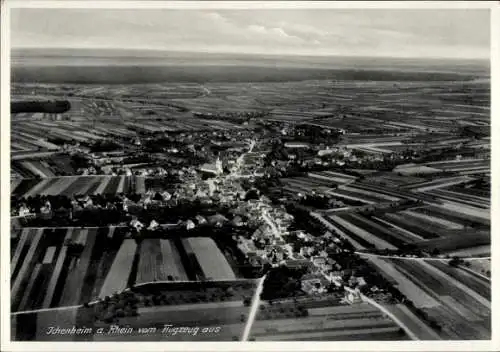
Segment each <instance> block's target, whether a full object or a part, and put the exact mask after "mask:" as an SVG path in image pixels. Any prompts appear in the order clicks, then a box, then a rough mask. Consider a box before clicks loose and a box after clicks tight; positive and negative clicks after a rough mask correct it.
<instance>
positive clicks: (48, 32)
mask: <svg viewBox="0 0 500 352" xmlns="http://www.w3.org/2000/svg"><path fill="white" fill-rule="evenodd" d="M11 13H12V17H11V46H12V47H13V48H18V47H30V48H36V47H42V48H47V47H50V48H109V49H114V48H119V49H146V50H175V51H193V52H219V53H238V54H244V53H248V54H278V55H279V54H282V55H339V56H363V57H370V56H373V57H395V58H463V59H487V58H489V47H490V34H489V31H490V20H489V10H472V9H446V10H443V9H439V10H438V9H418V10H417V9H309V10H307V9H287V10H283V9H278V10H273V9H266V10H263V9H262V10H212V9H207V10H187V9H175V10H174V9H142V10H139V9H135V10H125V9H120V10H116V9H115V10H103V9H98V10H95V9H86V10H84V9H32V8H23V9H12V11H11Z"/></svg>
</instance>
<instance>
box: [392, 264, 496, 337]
mask: <svg viewBox="0 0 500 352" xmlns="http://www.w3.org/2000/svg"><path fill="white" fill-rule="evenodd" d="M389 262H390V263H391V264H392V265H394V266H395V268H396V270H398V271H399V272H401V273H402V274H403V275H404V276H405V277H406V278H407V279H409V280H410V281H412V282H413V283H414V284H416V285H417V286H418V287H419V288H420V289H421V290H423V291H424V292H426V294H428V295H430V296H431V297H433V299H434V300H435V301H437V302H438V303H439V305H437V306H433V307H427V308H424V309H425V311H427V312H428V314H430V315H431V316H433V317H435V319H437V321H438V323H439V324H440V325H442V326H443V330H442V332H441V335H442V336H443V337H444V338H457V337H462V338H463V337H467V338H469V339H471V338H475V339H488V338H489V334H490V332H489V324H490V318H491V303H490V301H489V300H488V299H486V298H485V297H484V296H483V295H486V294H487V292H488V289H487V288H486V287H485V285H484V284H479V283H478V284H476V285H475V286H474V285H473V286H471V285H470V283H469V281H465V284H464V283H463V282H464V281H463V277H462V276H459V275H458V274H457V273H455V272H451V271H450V270H448V268H447V267H446V268H445V269H443V270H444V271H443V270H441V269H442V268H438V267H439V266H440V265H441V264H432V265H431V264H430V263H425V262H423V261H419V262H416V261H408V260H402V259H391V260H389ZM450 273H451V275H450ZM458 279H460V280H458ZM410 287H411V286H405V285H404V284H401V285H400V286H399V289H400V290H401V292H402V293H403V294H409V295H411V294H412V292H410V290H412V289H411V288H410ZM481 293H482V294H483V295H481ZM467 326H469V327H470V328H468V327H467Z"/></svg>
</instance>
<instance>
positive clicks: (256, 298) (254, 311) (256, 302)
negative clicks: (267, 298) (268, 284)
mask: <svg viewBox="0 0 500 352" xmlns="http://www.w3.org/2000/svg"><path fill="white" fill-rule="evenodd" d="M265 279H266V275H264V276H262V278H261V279H260V281H259V284H258V285H257V288H256V289H255V294H254V296H253V299H252V306H251V308H250V314H248V320H247V322H246V324H245V329H244V330H243V336H242V338H241V341H248V337H249V335H250V331H251V329H252V325H253V322H254V321H255V318H256V316H257V311H258V309H259V306H260V294H261V293H262V290H263V289H264V281H265Z"/></svg>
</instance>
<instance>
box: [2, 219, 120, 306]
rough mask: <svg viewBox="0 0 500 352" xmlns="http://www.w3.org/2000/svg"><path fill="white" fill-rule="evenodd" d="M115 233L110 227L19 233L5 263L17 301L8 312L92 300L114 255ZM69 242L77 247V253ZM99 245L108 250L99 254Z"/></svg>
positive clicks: (24, 231) (54, 229)
mask: <svg viewBox="0 0 500 352" xmlns="http://www.w3.org/2000/svg"><path fill="white" fill-rule="evenodd" d="M121 232H122V229H118V230H116V233H115V229H113V228H52V229H51V228H45V229H43V228H37V229H35V228H23V229H22V230H20V233H19V240H18V241H17V243H15V246H14V248H13V254H12V260H11V281H12V284H13V286H12V290H15V291H13V292H15V293H16V297H18V298H17V299H15V300H13V306H12V309H13V311H16V310H28V309H35V308H49V307H54V306H71V305H77V304H81V303H84V302H86V301H88V300H90V299H93V298H95V297H97V295H98V293H99V292H100V290H101V286H102V284H103V281H104V278H105V277H106V275H107V272H108V271H109V270H110V267H111V263H112V262H113V259H114V256H115V255H116V251H118V246H119V243H120V242H121V240H122V239H120V235H123V233H121ZM113 234H115V235H116V237H113ZM113 238H114V239H113ZM117 240H118V241H119V242H117ZM66 241H69V243H66ZM73 244H81V245H82V250H81V252H79V251H75V250H74V248H73V247H71V246H72V245H73ZM103 245H104V246H107V248H108V251H107V253H105V254H104V253H103V250H104V248H103V247H102V246H103ZM113 248H116V251H114V249H113ZM111 276H115V274H112V275H111ZM125 283H127V281H125ZM28 303H29V305H28Z"/></svg>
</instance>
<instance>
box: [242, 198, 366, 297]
mask: <svg viewBox="0 0 500 352" xmlns="http://www.w3.org/2000/svg"><path fill="white" fill-rule="evenodd" d="M244 207H245V208H246V210H247V216H248V217H249V221H252V220H253V221H258V222H260V224H261V225H260V226H259V227H258V228H257V230H256V231H255V232H254V233H253V234H252V235H251V236H250V238H245V237H243V236H239V237H238V238H237V241H238V248H239V249H240V250H241V252H242V253H244V254H245V256H246V257H247V259H248V260H249V262H250V263H251V264H252V265H255V266H262V265H264V264H265V263H268V264H270V265H272V266H279V265H285V266H288V267H290V268H307V274H306V275H304V276H303V277H302V279H301V282H302V290H303V291H305V292H307V293H310V294H314V293H323V292H326V290H327V288H328V287H330V286H331V285H332V284H334V285H335V286H336V287H338V288H342V287H344V286H347V287H352V288H362V287H364V286H365V285H367V283H366V281H365V279H364V278H363V277H362V276H356V275H355V274H354V272H353V271H351V270H345V269H344V268H343V267H342V266H341V265H340V263H338V262H337V261H336V260H335V259H334V258H335V254H337V253H340V252H342V251H344V250H343V249H342V248H341V247H340V246H339V245H338V244H339V243H340V240H339V239H338V238H336V237H335V236H334V235H333V234H332V233H331V232H326V233H325V234H324V235H323V236H320V237H315V236H312V235H311V234H308V233H306V232H304V231H300V230H297V231H288V230H287V228H288V226H289V225H290V224H291V222H292V221H293V217H292V216H291V215H290V214H288V213H287V212H286V211H285V210H284V209H281V208H276V207H271V206H270V205H269V203H268V202H266V200H265V198H264V197H261V199H259V200H251V201H248V202H245V203H244ZM292 237H294V238H299V239H300V241H301V243H303V244H304V245H302V246H301V247H300V250H298V251H295V250H294V246H293V244H292V243H291V242H292V240H291V239H292ZM353 274H354V275H353ZM346 277H349V279H348V280H347V281H346V280H345V278H346Z"/></svg>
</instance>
